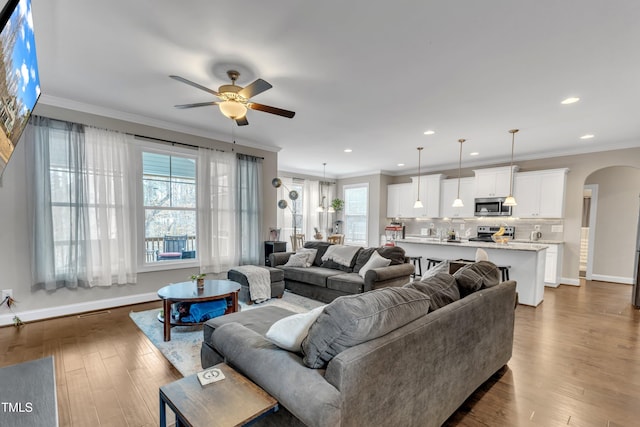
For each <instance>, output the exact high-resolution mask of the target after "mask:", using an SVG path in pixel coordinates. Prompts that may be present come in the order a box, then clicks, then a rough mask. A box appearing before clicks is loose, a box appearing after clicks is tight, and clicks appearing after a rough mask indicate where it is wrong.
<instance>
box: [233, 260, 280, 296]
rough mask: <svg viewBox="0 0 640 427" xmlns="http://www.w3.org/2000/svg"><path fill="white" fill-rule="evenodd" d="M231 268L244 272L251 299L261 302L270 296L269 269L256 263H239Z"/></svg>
mask: <svg viewBox="0 0 640 427" xmlns="http://www.w3.org/2000/svg"><path fill="white" fill-rule="evenodd" d="M233 269H234V270H236V271H237V272H239V273H242V274H244V276H245V277H246V278H247V282H249V293H250V294H251V300H253V301H255V302H263V301H266V300H268V299H269V298H271V274H269V270H267V269H266V268H264V267H259V266H257V265H241V266H239V267H234V268H233Z"/></svg>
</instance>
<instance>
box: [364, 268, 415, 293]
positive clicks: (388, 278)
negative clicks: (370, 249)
mask: <svg viewBox="0 0 640 427" xmlns="http://www.w3.org/2000/svg"><path fill="white" fill-rule="evenodd" d="M414 271H415V267H414V266H413V264H408V263H405V264H396V265H389V266H387V267H380V268H373V269H371V270H369V271H367V273H366V274H365V275H364V290H365V292H366V291H370V290H372V289H377V288H380V287H384V286H402V285H404V284H405V283H408V282H409V278H410V277H411V274H413V272H414Z"/></svg>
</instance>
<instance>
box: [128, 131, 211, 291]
mask: <svg viewBox="0 0 640 427" xmlns="http://www.w3.org/2000/svg"><path fill="white" fill-rule="evenodd" d="M136 142H137V143H138V144H137V147H136V148H137V149H136V150H135V155H136V159H135V160H136V165H137V170H136V212H135V216H136V225H137V227H136V228H137V234H138V242H140V245H144V241H145V240H144V239H145V236H144V234H145V229H144V212H145V210H144V195H143V186H142V172H143V171H142V153H143V152H148V153H157V154H165V155H170V156H175V155H178V156H184V157H190V158H193V159H194V160H196V177H197V176H198V151H197V150H196V149H192V148H187V147H182V146H177V145H172V146H171V147H167V148H165V147H164V146H163V144H158V143H157V142H150V141H144V140H139V139H137V140H136ZM197 185H198V183H197V182H196V186H197ZM195 211H196V224H197V221H198V219H197V215H198V209H197V206H196V209H195ZM196 233H197V231H196ZM136 249H137V250H136V260H137V264H138V272H139V273H147V272H151V271H163V270H177V269H181V268H192V267H199V266H200V260H199V258H197V257H196V258H192V259H191V260H189V261H185V260H179V261H163V262H153V263H150V262H147V260H146V254H144V253H143V251H142V250H140V248H136ZM185 281H186V279H185Z"/></svg>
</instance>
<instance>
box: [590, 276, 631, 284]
mask: <svg viewBox="0 0 640 427" xmlns="http://www.w3.org/2000/svg"><path fill="white" fill-rule="evenodd" d="M591 280H599V281H601V282H613V283H623V284H625V285H633V278H632V277H621V276H606V275H604V274H592V275H591Z"/></svg>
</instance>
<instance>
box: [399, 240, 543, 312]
mask: <svg viewBox="0 0 640 427" xmlns="http://www.w3.org/2000/svg"><path fill="white" fill-rule="evenodd" d="M396 245H397V246H400V247H401V248H403V249H404V250H405V253H406V255H407V256H420V255H421V256H422V259H423V260H426V259H427V258H439V259H443V260H457V259H465V260H473V259H475V256H476V250H477V249H478V248H482V249H484V250H485V251H486V252H487V254H488V255H489V261H491V262H493V263H494V264H496V265H499V266H502V265H504V266H510V268H509V278H510V279H512V280H515V281H516V282H517V286H516V290H517V292H518V302H519V303H520V304H525V305H531V306H534V307H535V306H537V305H538V304H540V303H541V302H542V300H543V298H544V269H545V259H546V249H547V246H546V245H543V244H538V243H519V242H509V243H505V244H499V243H488V242H469V241H466V240H463V241H461V242H458V243H453V242H447V241H440V240H439V239H434V238H419V237H417V238H411V237H407V238H405V239H400V240H396Z"/></svg>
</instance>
